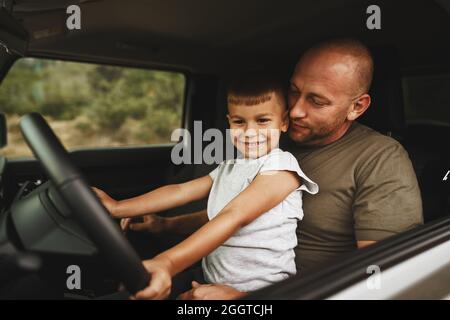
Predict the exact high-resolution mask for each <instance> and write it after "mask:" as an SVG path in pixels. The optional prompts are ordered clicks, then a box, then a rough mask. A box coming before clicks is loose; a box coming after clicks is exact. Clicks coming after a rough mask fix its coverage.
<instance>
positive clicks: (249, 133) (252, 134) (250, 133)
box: [244, 128, 258, 138]
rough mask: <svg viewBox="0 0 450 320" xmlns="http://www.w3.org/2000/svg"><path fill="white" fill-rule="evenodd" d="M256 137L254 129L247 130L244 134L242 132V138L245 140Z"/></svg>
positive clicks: (256, 132)
mask: <svg viewBox="0 0 450 320" xmlns="http://www.w3.org/2000/svg"><path fill="white" fill-rule="evenodd" d="M257 135H258V131H257V130H256V129H254V128H247V130H245V132H244V136H245V137H246V138H252V137H256V136H257Z"/></svg>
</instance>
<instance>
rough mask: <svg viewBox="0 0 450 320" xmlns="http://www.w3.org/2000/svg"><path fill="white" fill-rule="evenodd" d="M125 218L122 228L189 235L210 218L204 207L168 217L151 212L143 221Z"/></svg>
mask: <svg viewBox="0 0 450 320" xmlns="http://www.w3.org/2000/svg"><path fill="white" fill-rule="evenodd" d="M123 220H126V221H124V223H123V224H122V229H127V228H130V229H131V230H134V231H147V232H150V233H155V234H159V233H172V234H175V235H179V236H188V235H191V234H192V233H194V232H195V231H197V230H198V229H200V228H201V227H202V226H203V225H204V224H205V223H207V222H208V220H209V219H208V214H207V211H206V209H203V210H201V211H197V212H194V213H189V214H183V215H179V216H175V217H167V218H165V217H160V216H158V215H154V214H149V215H146V216H144V219H143V221H142V222H134V223H130V220H129V219H123ZM123 220H122V221H123Z"/></svg>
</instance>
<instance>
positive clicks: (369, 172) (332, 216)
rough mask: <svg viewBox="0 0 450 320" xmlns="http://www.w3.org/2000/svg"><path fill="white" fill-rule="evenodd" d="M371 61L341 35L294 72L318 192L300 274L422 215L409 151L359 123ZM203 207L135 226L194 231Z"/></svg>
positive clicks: (224, 292)
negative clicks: (191, 212)
mask: <svg viewBox="0 0 450 320" xmlns="http://www.w3.org/2000/svg"><path fill="white" fill-rule="evenodd" d="M372 74H373V60H372V57H371V55H370V52H369V51H368V49H367V48H366V47H365V46H364V45H363V44H361V43H360V42H358V41H355V40H350V39H336V40H331V41H327V42H324V43H321V44H319V45H317V46H315V47H313V48H311V49H309V50H308V51H307V52H306V53H305V54H304V55H303V56H302V57H301V59H300V60H299V62H298V63H297V65H296V67H295V70H294V73H293V75H292V78H291V83H290V89H289V95H288V100H289V101H288V102H289V108H290V111H289V118H290V126H289V138H290V139H289V140H290V141H288V142H287V143H286V144H285V145H284V146H282V147H283V148H284V149H285V150H288V151H290V152H291V153H293V154H294V155H295V156H296V158H297V160H298V161H299V163H300V165H301V167H302V168H303V170H304V171H305V173H306V174H307V175H308V176H309V177H310V178H311V179H312V180H313V181H315V182H317V183H318V184H319V188H320V191H319V194H317V195H315V196H311V195H307V194H306V195H304V199H303V209H304V212H305V217H304V219H303V221H301V222H300V224H299V226H298V228H297V235H298V247H297V249H296V263H297V268H298V270H299V272H300V273H302V272H304V271H305V270H308V269H310V268H314V267H316V266H319V265H321V264H324V263H327V262H329V261H332V260H333V259H337V258H339V257H341V256H342V255H343V254H344V253H347V252H350V251H352V250H354V249H356V248H362V247H365V246H367V245H370V244H372V243H374V242H376V241H379V240H382V239H384V238H386V237H388V236H390V235H393V234H396V233H400V232H403V231H405V230H408V229H410V228H413V227H415V226H417V225H419V224H421V223H422V222H423V220H422V203H421V198H420V191H419V187H418V184H417V179H416V176H415V173H414V170H413V168H412V165H411V161H410V160H409V157H408V154H407V153H406V151H405V150H404V149H403V147H402V146H401V145H400V144H399V143H398V142H397V141H395V140H394V139H392V138H390V137H387V136H384V135H382V134H380V133H377V132H375V131H373V130H371V129H369V128H368V127H365V126H363V125H361V124H358V123H357V122H355V120H356V119H357V118H358V117H360V116H361V115H362V114H363V113H364V112H365V111H366V110H367V108H368V107H369V105H370V101H371V99H370V96H369V94H368V91H369V87H370V84H371V81H372ZM205 222H207V216H206V211H201V212H198V213H194V214H190V215H185V216H179V217H174V218H166V219H161V218H156V217H154V216H153V217H150V216H149V217H146V219H145V221H144V223H142V224H135V225H131V229H134V230H142V229H147V230H150V231H153V232H157V231H158V230H172V231H174V232H177V231H178V232H179V233H182V232H181V231H183V232H186V231H188V232H193V231H195V230H196V229H197V228H199V227H200V226H201V225H202V224H204V223H205ZM242 294H244V293H240V292H237V291H236V290H234V289H232V288H230V287H227V286H224V285H199V284H197V283H195V282H194V283H193V288H192V289H191V290H190V291H188V292H186V293H184V294H183V295H182V296H181V298H185V299H227V298H237V297H239V296H241V295H242Z"/></svg>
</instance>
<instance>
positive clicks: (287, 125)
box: [281, 110, 289, 132]
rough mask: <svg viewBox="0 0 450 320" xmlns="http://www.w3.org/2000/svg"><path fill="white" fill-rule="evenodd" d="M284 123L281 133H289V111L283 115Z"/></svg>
mask: <svg viewBox="0 0 450 320" xmlns="http://www.w3.org/2000/svg"><path fill="white" fill-rule="evenodd" d="M282 121H283V123H282V125H281V132H286V131H288V128H289V110H286V111H285V112H284V114H283V120H282Z"/></svg>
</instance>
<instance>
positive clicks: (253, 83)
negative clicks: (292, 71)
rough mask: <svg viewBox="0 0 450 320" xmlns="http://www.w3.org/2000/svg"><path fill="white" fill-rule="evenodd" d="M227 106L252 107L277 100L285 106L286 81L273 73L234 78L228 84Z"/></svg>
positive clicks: (259, 73)
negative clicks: (274, 97) (273, 98)
mask: <svg viewBox="0 0 450 320" xmlns="http://www.w3.org/2000/svg"><path fill="white" fill-rule="evenodd" d="M227 87H228V90H227V93H228V94H227V101H228V105H246V106H253V105H257V104H260V103H264V102H266V101H269V100H271V99H272V96H277V98H278V99H279V100H280V102H281V103H282V106H283V107H284V106H285V104H286V94H287V81H285V79H284V78H283V77H282V76H280V75H278V74H274V73H261V72H258V73H252V74H244V75H237V76H234V77H233V78H232V79H231V80H230V81H229V82H228V86H227ZM273 93H274V94H273Z"/></svg>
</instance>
